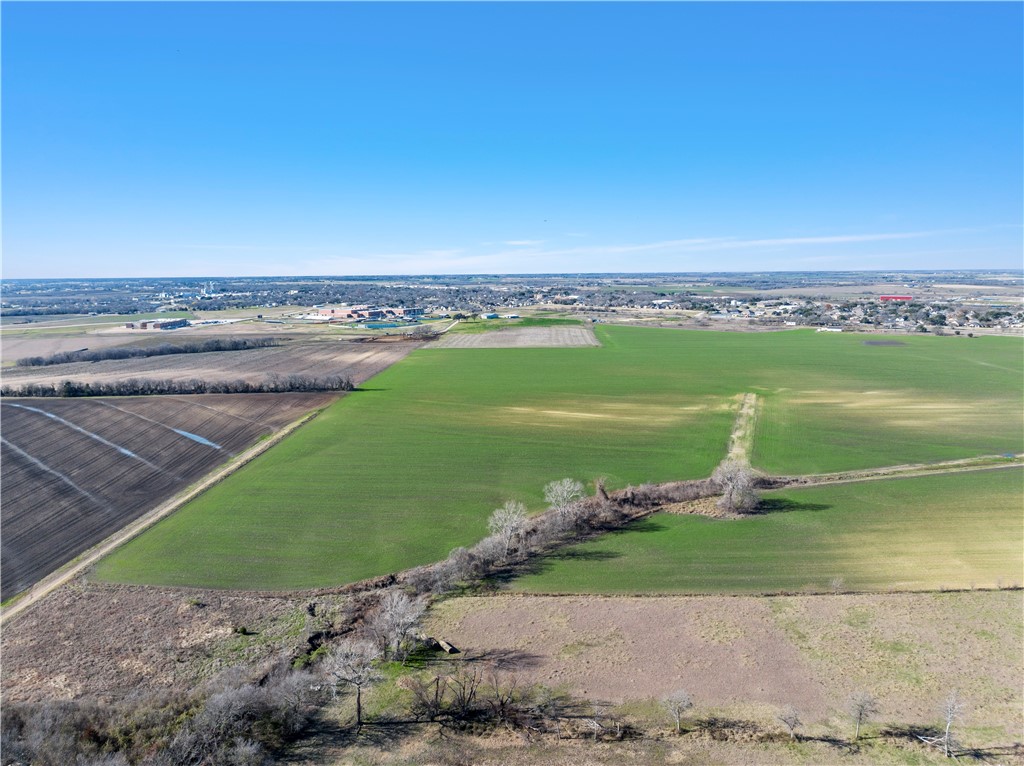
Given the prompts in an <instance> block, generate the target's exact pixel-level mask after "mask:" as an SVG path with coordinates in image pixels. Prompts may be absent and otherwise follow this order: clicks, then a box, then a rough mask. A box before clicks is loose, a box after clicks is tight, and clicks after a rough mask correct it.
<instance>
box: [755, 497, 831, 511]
mask: <svg viewBox="0 0 1024 766" xmlns="http://www.w3.org/2000/svg"><path fill="white" fill-rule="evenodd" d="M831 507H832V506H831V505H826V504H825V503H800V502H797V501H796V500H790V499H789V498H786V497H768V498H765V499H763V500H762V501H761V502H760V503H758V506H757V509H756V510H754V511H752V515H757V514H766V513H788V512H790V511H827V510H828V509H829V508H831Z"/></svg>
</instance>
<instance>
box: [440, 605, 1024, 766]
mask: <svg viewBox="0 0 1024 766" xmlns="http://www.w3.org/2000/svg"><path fill="white" fill-rule="evenodd" d="M1021 595H1022V594H1021V592H1020V591H1014V592H1007V591H1003V592H996V593H992V592H986V593H898V594H858V595H843V596H831V595H828V596H778V597H769V598H760V597H749V596H738V597H735V596H731V597H730V596H693V597H667V598H630V597H616V598H609V597H601V596H562V597H554V596H550V597H545V596H540V597H532V598H525V597H521V596H514V595H500V596H487V597H465V598H457V599H449V600H446V601H444V602H442V603H440V604H437V605H436V606H434V607H433V608H432V609H431V611H430V616H429V617H428V619H427V624H426V626H425V629H426V631H427V633H428V635H433V636H444V637H445V638H446V639H447V640H449V641H451V642H452V643H453V644H455V645H456V646H458V647H459V648H460V649H461V650H463V651H464V652H465V653H466V654H467V655H468V656H470V657H479V656H510V657H519V658H521V659H522V661H521V663H520V665H519V667H518V668H517V673H518V675H519V677H520V678H521V680H522V681H523V683H524V685H525V684H527V683H531V682H532V683H541V684H544V685H546V686H549V687H553V688H564V689H566V690H568V691H569V692H570V693H571V694H575V695H579V696H581V697H584V698H587V699H590V700H595V701H603V702H611V703H622V702H625V701H628V700H641V699H648V700H655V699H658V698H662V697H664V696H666V695H668V694H670V693H671V692H673V691H675V690H676V689H686V690H689V692H690V693H691V694H692V695H693V699H694V702H695V704H696V709H695V710H694V714H695V715H708V714H710V713H712V712H713V713H717V714H719V715H723V716H725V717H729V716H730V715H732V716H736V717H739V718H742V719H746V720H758V721H759V722H760V723H762V724H763V725H765V726H769V727H771V726H778V725H779V724H778V722H777V721H775V720H774V718H775V715H776V714H777V713H778V711H779V708H781V707H784V706H785V705H793V706H795V707H796V708H798V709H799V710H800V713H801V717H802V718H803V719H804V721H805V722H806V723H807V724H808V726H813V725H814V724H815V723H818V722H821V723H824V722H826V721H828V722H830V723H831V724H832V725H837V726H839V727H840V729H839V732H840V733H841V735H842V734H845V735H846V736H849V735H848V733H847V732H846V731H845V727H847V726H848V725H849V724H848V723H847V721H848V717H847V716H846V714H845V712H844V708H845V707H846V702H847V700H848V699H849V697H850V695H851V694H852V693H853V692H855V691H857V690H861V689H870V690H871V691H872V692H873V693H874V694H876V695H877V697H878V699H879V700H880V702H881V705H882V708H883V714H882V715H881V716H880V720H879V723H881V722H883V721H884V722H894V721H919V722H922V723H923V722H931V721H933V720H935V719H936V717H937V709H938V706H939V704H940V703H941V701H942V700H943V699H945V698H946V696H947V695H948V694H949V690H950V688H954V687H955V688H960V689H963V690H964V696H965V697H966V696H967V694H968V692H967V690H968V689H969V690H970V692H969V694H970V697H969V699H970V702H969V709H968V711H967V716H966V719H965V721H963V722H960V725H968V726H977V727H979V728H981V732H979V733H980V734H981V741H983V742H992V741H1007V740H1008V741H1009V742H1013V741H1016V740H1017V739H1018V738H1019V735H1020V725H1021V709H1022V707H1021V706H1022V704H1024V698H1022V697H1024V694H1022V688H1024V685H1022V681H1024V667H1022V656H1024V636H1022V632H1021V624H1020V614H1021V607H1022V606H1024V602H1022V598H1021ZM964 658H970V661H966V662H965V661H964ZM875 725H877V724H875ZM982 727H984V728H982ZM833 733H836V732H835V730H833ZM763 753H764V751H761V752H760V754H751V755H749V756H748V757H747V758H746V759H744V760H742V761H739V762H741V763H776V762H777V761H775V760H762V759H763V758H764V755H763ZM835 755H836V751H835V750H833V751H831V757H828V756H826V758H827V760H818V761H811V760H809V761H807V762H809V763H810V762H817V763H838V762H839V761H838V760H833V759H834V758H835ZM904 755H907V754H906V753H904ZM684 762H685V761H684ZM699 762H705V761H699ZM780 762H789V761H780ZM863 762H864V763H868V762H871V763H874V762H876V761H874V760H867V761H863ZM903 762H907V763H919V762H921V761H918V760H913V761H909V760H908V761H903Z"/></svg>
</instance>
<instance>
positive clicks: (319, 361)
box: [4, 338, 417, 386]
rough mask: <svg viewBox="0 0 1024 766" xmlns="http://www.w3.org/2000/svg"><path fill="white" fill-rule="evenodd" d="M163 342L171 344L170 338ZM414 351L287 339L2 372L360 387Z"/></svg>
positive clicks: (49, 377) (48, 379) (15, 380)
mask: <svg viewBox="0 0 1024 766" xmlns="http://www.w3.org/2000/svg"><path fill="white" fill-rule="evenodd" d="M163 340H164V341H165V342H173V339H172V338H163ZM190 340H191V338H190ZM80 347H81V346H79V348H80ZM416 347H417V344H415V343H402V342H399V343H382V342H351V341H341V340H308V341H285V342H283V343H282V344H281V345H280V346H271V347H269V348H256V349H246V350H244V351H215V352H209V353H204V354H174V355H171V356H154V357H148V358H141V359H108V360H104V361H101V362H75V363H72V364H58V365H51V366H47V367H18V368H8V369H7V370H6V371H5V374H4V382H5V383H6V384H9V385H12V386H18V385H20V384H24V383H30V382H31V383H59V382H61V381H63V380H75V381H88V382H90V383H99V382H114V381H119V380H125V379H126V378H140V379H149V380H188V379H191V378H200V379H202V380H206V381H232V380H246V381H249V382H253V383H255V382H259V381H261V380H265V379H266V378H267V377H269V376H271V375H280V376H282V377H287V376H288V375H306V376H310V377H317V378H323V377H328V376H333V375H343V376H346V377H350V378H351V379H352V381H353V382H354V383H355V384H356V385H358V384H360V383H362V382H363V381H365V380H367V379H369V378H371V377H373V376H374V375H376V374H377V373H378V372H380V371H381V370H384V369H385V368H387V367H389V366H390V365H392V364H394V363H395V362H397V361H398V360H399V359H401V358H402V357H404V356H405V355H406V354H408V353H409V352H410V351H411V350H412V349H414V348H416Z"/></svg>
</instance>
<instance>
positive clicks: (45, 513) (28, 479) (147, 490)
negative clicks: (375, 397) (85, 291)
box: [0, 394, 335, 600]
mask: <svg viewBox="0 0 1024 766" xmlns="http://www.w3.org/2000/svg"><path fill="white" fill-rule="evenodd" d="M334 398H335V395H332V394H277V395H266V394H243V395H235V396H227V395H203V396H164V397H118V398H114V399H104V398H96V399H18V400H16V401H14V402H11V401H8V400H4V402H3V404H2V405H0V410H2V412H3V439H2V444H0V451H2V457H3V460H2V464H0V465H2V476H0V478H2V482H3V515H2V522H0V523H2V530H0V538H2V541H3V551H2V557H0V560H2V573H0V576H2V580H3V593H2V598H3V599H4V600H6V599H8V598H10V597H11V596H13V595H15V594H17V593H18V592H20V591H22V590H24V589H25V588H27V587H29V586H30V585H32V584H33V583H35V582H36V581H38V580H39V579H41V578H42V577H44V576H45V575H47V574H49V573H50V572H51V571H53V570H54V569H56V568H58V567H59V566H61V565H62V564H64V563H66V562H68V561H70V560H71V559H72V558H74V557H75V556H76V555H78V554H79V553H81V552H82V551H84V550H86V549H88V548H89V547H91V546H92V545H94V544H96V543H98V542H100V541H101V540H103V539H104V538H106V537H107V536H109V535H111V534H113V533H114V532H116V531H118V530H119V529H120V528H121V527H123V526H124V525H125V524H127V523H128V522H129V521H132V520H133V519H135V518H137V517H139V516H141V515H142V514H143V513H145V512H146V511H148V510H149V509H150V508H152V507H154V506H156V505H157V504H159V503H160V502H161V501H163V500H166V499H168V498H170V497H172V496H173V495H174V494H175V493H177V492H178V491H180V490H182V489H184V488H186V487H187V486H189V485H190V484H191V483H193V482H194V481H196V480H197V479H199V478H200V477H201V476H203V475H204V474H205V473H207V472H208V471H210V470H211V469H212V468H214V467H215V466H217V465H219V464H220V463H223V462H224V461H226V460H228V459H229V458H230V457H231V456H232V455H233V454H234V453H236V452H238V451H239V450H241V449H243V448H244V447H246V446H248V445H249V444H251V443H253V442H255V441H256V440H257V439H259V438H260V437H262V436H266V435H269V434H271V433H273V432H274V431H276V430H277V429H278V428H280V427H282V426H284V425H286V424H287V423H290V422H291V421H293V420H295V419H297V418H298V417H300V416H301V415H302V414H304V413H305V412H307V411H309V410H311V409H315V408H317V407H322V406H325V405H326V404H328V403H329V402H331V401H333V399H334Z"/></svg>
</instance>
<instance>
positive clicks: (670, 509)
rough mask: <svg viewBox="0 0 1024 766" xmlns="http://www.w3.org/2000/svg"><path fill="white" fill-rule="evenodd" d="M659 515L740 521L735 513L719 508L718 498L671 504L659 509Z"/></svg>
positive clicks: (704, 498)
mask: <svg viewBox="0 0 1024 766" xmlns="http://www.w3.org/2000/svg"><path fill="white" fill-rule="evenodd" d="M658 513H674V514H677V515H679V516H690V515H694V514H696V515H698V516H710V517H711V518H713V519H738V518H739V516H737V515H736V514H735V513H729V512H728V511H723V510H722V509H721V508H719V507H718V498H717V497H702V498H700V499H699V500H688V501H686V502H685V503H670V504H669V505H662V506H660V507H659V508H658Z"/></svg>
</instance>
